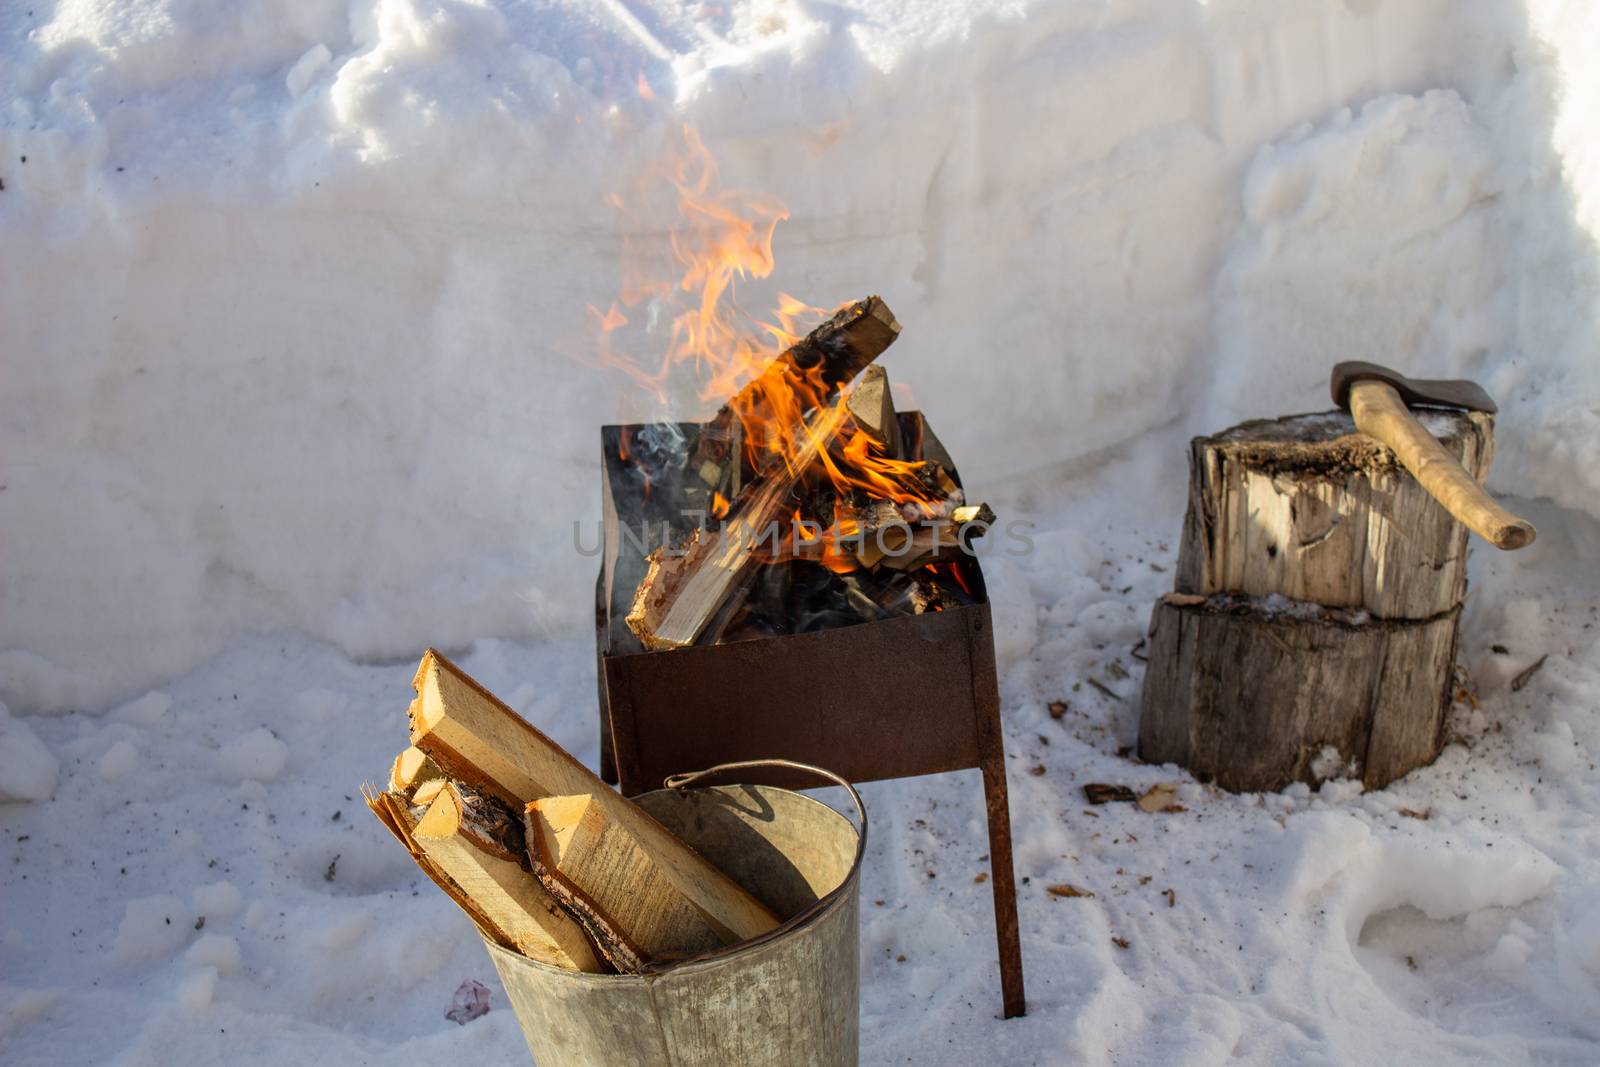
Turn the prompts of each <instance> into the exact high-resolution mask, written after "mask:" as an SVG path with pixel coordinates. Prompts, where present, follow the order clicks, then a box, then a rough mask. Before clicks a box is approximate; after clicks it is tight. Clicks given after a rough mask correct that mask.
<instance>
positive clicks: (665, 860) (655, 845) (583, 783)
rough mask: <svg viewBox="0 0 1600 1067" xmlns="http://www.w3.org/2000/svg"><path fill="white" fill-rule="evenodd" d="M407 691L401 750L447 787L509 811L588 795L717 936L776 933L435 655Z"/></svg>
mask: <svg viewBox="0 0 1600 1067" xmlns="http://www.w3.org/2000/svg"><path fill="white" fill-rule="evenodd" d="M413 685H414V686H415V688H416V690H417V699H416V700H415V701H413V702H412V705H411V709H410V719H411V743H412V744H413V745H415V746H416V747H417V748H419V749H421V750H422V751H423V752H425V753H426V754H427V755H428V756H429V757H431V758H432V759H433V761H434V762H435V763H437V764H438V765H439V767H440V768H442V769H443V770H444V772H445V773H446V774H448V775H450V776H451V777H452V778H453V779H455V780H457V781H459V782H461V783H463V784H464V785H466V786H467V787H469V788H471V789H473V790H476V791H478V792H481V793H484V794H487V795H489V796H492V797H496V798H498V799H500V800H502V801H504V802H506V803H507V804H509V805H511V806H512V807H513V808H514V809H515V810H518V811H520V810H522V809H523V808H524V807H525V806H526V805H527V804H529V803H530V802H532V801H535V800H540V799H542V798H544V797H548V796H562V795H571V794H590V795H592V796H593V797H594V799H595V803H596V804H597V805H598V806H599V808H600V810H602V811H604V813H605V815H606V817H607V818H608V819H609V820H611V822H612V823H614V824H615V825H617V826H619V827H622V828H623V829H625V830H626V831H627V832H628V833H629V834H630V835H632V837H633V839H634V841H635V842H636V843H637V846H638V848H639V849H640V850H641V851H642V852H643V853H644V854H646V855H647V856H648V857H649V858H650V859H651V861H652V862H653V863H654V864H655V865H656V866H657V867H658V868H659V869H660V870H661V872H662V873H663V875H664V876H665V877H666V878H667V879H668V880H669V881H670V882H671V883H672V885H673V886H674V887H675V888H676V890H677V891H678V892H679V893H681V894H682V895H683V896H684V897H686V898H687V899H688V900H689V901H690V902H691V903H693V905H694V906H695V907H696V908H697V909H699V910H700V912H701V913H702V914H703V915H705V916H706V918H707V919H708V920H709V921H710V922H712V923H713V924H714V925H715V926H716V927H717V928H718V929H719V930H723V931H727V933H728V934H729V935H730V936H731V937H732V938H734V939H744V938H749V937H755V936H757V935H759V934H763V933H766V932H767V931H768V930H771V929H773V928H774V927H776V926H777V925H778V920H777V918H776V917H775V916H774V915H773V914H772V912H770V911H769V910H768V909H767V908H766V907H765V906H764V905H762V904H761V902H760V901H758V900H756V899H755V898H754V897H752V896H751V895H750V894H749V893H748V892H746V891H745V890H744V889H743V888H741V887H740V886H739V885H738V884H737V883H735V882H734V881H733V880H732V879H730V878H728V876H727V875H725V874H723V873H722V872H721V871H719V870H717V869H716V868H715V867H713V866H712V865H711V864H709V863H707V862H706V861H705V860H704V859H703V858H702V857H701V856H700V855H699V854H698V853H696V852H694V851H693V850H692V849H690V848H689V847H688V846H686V845H685V844H684V843H683V842H681V841H679V840H678V839H677V838H676V837H674V836H672V834H671V833H669V832H668V831H667V830H666V828H665V827H663V826H662V825H661V824H660V823H658V822H656V821H655V820H654V819H652V818H651V817H650V816H649V815H648V814H646V813H645V812H644V810H643V809H641V808H639V807H637V806H636V805H634V804H633V803H632V802H631V801H629V800H627V799H625V798H623V797H621V796H619V795H618V794H617V793H615V792H613V791H612V790H611V789H610V788H608V787H607V786H606V785H605V784H604V783H603V782H601V780H600V779H599V777H598V776H596V775H595V774H594V773H593V772H592V771H590V770H589V769H588V768H587V767H585V766H584V765H583V764H581V763H579V762H578V761H577V760H575V759H573V758H572V756H571V755H570V754H568V753H567V752H566V751H565V750H564V749H562V748H561V747H560V746H559V745H557V744H555V743H554V742H553V741H551V740H550V739H549V738H548V737H546V736H545V735H544V734H542V733H540V732H539V731H538V730H536V729H534V728H533V727H532V726H530V725H529V724H528V723H527V722H526V721H525V720H523V719H522V717H521V716H519V715H517V713H516V712H514V711H512V710H511V709H510V708H508V707H506V706H505V705H504V704H502V703H501V702H500V701H498V700H496V699H495V698H494V697H493V696H492V695H491V694H490V693H489V692H488V691H487V690H485V689H484V688H483V687H481V686H480V685H478V683H477V682H475V681H473V680H472V679H471V678H469V677H468V676H467V675H466V674H464V673H463V672H462V671H461V670H460V668H458V667H456V666H455V665H454V664H453V663H451V662H450V661H448V660H446V659H445V658H444V657H443V656H441V655H439V654H438V653H437V652H434V651H433V650H431V649H430V650H429V651H428V652H427V654H426V655H424V656H423V659H422V665H421V667H420V668H419V669H418V671H417V676H416V680H415V682H414V683H413ZM440 799H443V796H442V795H441V797H440ZM435 803H437V801H435ZM430 810H431V809H430Z"/></svg>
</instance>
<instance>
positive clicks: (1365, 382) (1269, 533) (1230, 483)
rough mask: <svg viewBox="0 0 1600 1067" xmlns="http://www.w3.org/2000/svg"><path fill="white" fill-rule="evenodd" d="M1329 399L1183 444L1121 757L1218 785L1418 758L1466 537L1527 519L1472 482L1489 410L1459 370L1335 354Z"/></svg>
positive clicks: (1501, 540) (1488, 430)
mask: <svg viewBox="0 0 1600 1067" xmlns="http://www.w3.org/2000/svg"><path fill="white" fill-rule="evenodd" d="M1330 391H1331V392H1332V394H1333V399H1334V402H1335V403H1336V404H1338V405H1339V409H1338V410H1335V411H1329V412H1322V413H1317V414H1308V415H1294V416H1288V417H1284V418H1279V419H1272V420H1257V421H1252V422H1246V423H1243V424H1241V425H1239V426H1235V427H1233V428H1231V429H1228V430H1225V431H1223V432H1222V433H1219V434H1215V435H1212V436H1209V437H1198V438H1195V439H1194V440H1193V441H1192V442H1191V443H1190V450H1189V504H1188V511H1187V514H1186V516H1185V519H1184V527H1183V536H1182V539H1181V543H1180V548H1179V559H1178V567H1177V573H1176V578H1175V583H1174V584H1175V590H1174V592H1173V593H1170V594H1168V595H1166V596H1164V597H1162V598H1161V599H1160V600H1159V601H1158V602H1157V603H1156V605H1155V608H1154V610H1153V612H1152V615H1151V620H1150V631H1149V635H1148V660H1149V664H1148V667H1147V670H1146V673H1145V679H1144V692H1143V699H1142V703H1141V708H1140V716H1139V756H1140V758H1141V759H1143V760H1144V761H1146V762H1149V763H1176V764H1179V765H1181V766H1183V767H1185V768H1187V769H1188V770H1189V771H1191V772H1192V773H1193V774H1194V775H1195V776H1196V777H1198V778H1200V779H1202V780H1207V781H1213V782H1215V783H1216V784H1218V785H1220V786H1221V787H1223V788H1225V789H1229V790H1232V791H1235V792H1254V791H1274V790H1278V789H1282V788H1284V787H1285V786H1287V785H1289V784H1290V783H1292V782H1296V781H1301V782H1306V783H1308V784H1312V785H1315V784H1317V783H1319V782H1320V781H1323V780H1325V779H1328V778H1343V777H1349V778H1358V779H1360V780H1361V782H1362V783H1363V784H1364V785H1365V786H1366V787H1367V788H1369V789H1377V788H1382V787H1383V786H1385V785H1387V784H1388V783H1389V782H1391V781H1393V780H1394V779H1396V778H1398V777H1400V776H1401V775H1403V774H1405V773H1407V772H1408V771H1411V770H1413V769H1415V768H1416V767H1419V766H1423V765H1425V764H1428V763H1431V762H1432V761H1433V760H1434V759H1435V758H1436V757H1437V756H1438V754H1439V751H1440V749H1441V748H1442V747H1443V744H1444V739H1445V723H1446V716H1447V713H1448V711H1449V707H1450V704H1451V702H1452V699H1453V697H1454V696H1455V693H1456V689H1457V686H1456V679H1455V652H1456V639H1457V631H1458V627H1459V621H1460V616H1461V605H1462V602H1463V600H1464V598H1465V595H1466V582H1467V569H1466V560H1467V546H1468V540H1469V537H1468V533H1469V530H1470V531H1472V532H1476V533H1478V534H1479V535H1480V536H1482V537H1484V538H1485V539H1486V540H1488V541H1490V543H1492V544H1494V545H1496V546H1497V547H1499V548H1503V549H1508V550H1509V549H1515V548H1520V547H1523V546H1525V545H1527V544H1529V543H1531V542H1532V540H1533V538H1534V530H1533V527H1532V526H1531V525H1530V524H1528V523H1527V522H1526V521H1524V520H1522V519H1520V518H1518V517H1517V516H1515V515H1512V514H1511V513H1510V512H1508V511H1506V510H1505V508H1504V507H1502V506H1501V505H1500V504H1499V503H1497V502H1496V501H1495V500H1493V498H1491V497H1490V496H1489V495H1488V493H1487V492H1486V491H1485V490H1484V489H1483V487H1482V481H1483V479H1484V477H1485V476H1486V475H1487V473H1488V470H1489V465H1490V463H1491V462H1492V460H1493V456H1494V413H1495V410H1496V409H1495V404H1494V401H1493V400H1492V399H1490V397H1489V396H1488V394H1487V393H1485V392H1484V391H1483V390H1482V389H1481V388H1480V387H1478V386H1477V385H1476V384H1474V383H1472V382H1459V381H1451V382H1441V381H1421V380H1414V379H1408V378H1406V377H1405V376H1403V375H1401V374H1399V373H1397V372H1395V371H1393V370H1390V369H1388V368H1386V367H1382V366H1380V365H1377V364H1372V363H1358V362H1349V363H1341V364H1339V365H1337V366H1336V367H1335V368H1334V370H1333V374H1332V376H1331V380H1330Z"/></svg>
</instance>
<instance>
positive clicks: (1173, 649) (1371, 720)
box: [1139, 596, 1461, 792]
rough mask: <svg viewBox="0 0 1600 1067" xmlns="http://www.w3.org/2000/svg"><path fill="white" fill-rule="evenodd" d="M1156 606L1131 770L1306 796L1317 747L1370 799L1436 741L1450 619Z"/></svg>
mask: <svg viewBox="0 0 1600 1067" xmlns="http://www.w3.org/2000/svg"><path fill="white" fill-rule="evenodd" d="M1190 599H1191V598H1181V599H1180V598H1176V597H1174V598H1163V599H1162V600H1160V601H1159V602H1157V604H1156V606H1155V612H1154V614H1153V616H1152V618H1151V623H1150V665H1149V667H1148V668H1147V670H1146V673H1145V681H1144V702H1143V707H1142V709H1141V711H1140V716H1139V758H1140V759H1142V760H1144V761H1145V762H1146V763H1176V764H1178V765H1180V766H1183V767H1186V768H1188V769H1189V770H1190V771H1191V772H1192V773H1194V774H1195V776H1196V777H1198V778H1200V779H1202V780H1214V781H1215V782H1216V783H1217V784H1218V785H1220V786H1222V787H1223V788H1224V789H1229V790H1232V791H1234V792H1256V791H1274V790H1278V789H1282V788H1283V787H1285V786H1287V785H1288V784H1290V783H1291V782H1296V781H1302V782H1307V783H1310V784H1316V783H1317V782H1318V781H1319V776H1318V775H1317V774H1316V773H1315V770H1314V768H1313V765H1314V764H1316V765H1318V766H1324V769H1326V768H1325V765H1324V764H1322V763H1320V762H1319V761H1320V760H1321V759H1322V758H1323V754H1324V749H1325V748H1328V747H1330V746H1331V747H1332V748H1333V749H1334V750H1336V751H1337V753H1338V756H1339V759H1338V761H1337V764H1338V767H1339V769H1340V770H1341V772H1342V769H1343V767H1345V766H1348V765H1351V764H1353V765H1354V767H1355V769H1356V773H1358V774H1359V775H1360V777H1361V780H1362V782H1363V783H1364V784H1365V785H1366V786H1367V788H1369V789H1379V788H1382V787H1383V786H1386V785H1388V784H1389V783H1390V782H1392V781H1393V780H1394V779H1396V778H1398V777H1400V776H1401V775H1403V774H1405V773H1406V772H1408V771H1410V770H1413V769H1414V768H1417V767H1420V766H1423V765H1425V764H1427V763H1430V762H1432V761H1433V759H1434V758H1435V757H1436V756H1437V755H1438V754H1439V750H1440V748H1441V747H1442V745H1443V742H1444V724H1445V713H1446V711H1447V710H1448V708H1449V705H1450V679H1451V671H1452V667H1453V665H1454V663H1455V648H1456V624H1457V621H1458V619H1459V616H1460V610H1461V609H1460V607H1459V606H1457V607H1453V608H1451V609H1450V610H1449V611H1447V612H1445V613H1443V614H1441V615H1439V616H1437V617H1435V618H1432V619H1424V620H1419V621H1391V620H1381V619H1374V618H1371V617H1367V616H1364V614H1363V613H1360V612H1339V611H1332V610H1327V609H1320V608H1317V607H1316V606H1315V605H1294V606H1293V608H1292V610H1289V611H1269V610H1264V609H1263V607H1262V606H1261V605H1260V603H1259V602H1254V601H1250V600H1247V599H1243V598H1238V597H1229V596H1217V597H1212V598H1210V599H1208V600H1205V601H1203V602H1201V603H1198V604H1196V603H1192V602H1188V601H1189V600H1190Z"/></svg>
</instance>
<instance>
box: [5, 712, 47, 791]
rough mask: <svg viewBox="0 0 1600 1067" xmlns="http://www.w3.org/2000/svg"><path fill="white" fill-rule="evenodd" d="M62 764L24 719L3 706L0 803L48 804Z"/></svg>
mask: <svg viewBox="0 0 1600 1067" xmlns="http://www.w3.org/2000/svg"><path fill="white" fill-rule="evenodd" d="M60 774H61V764H60V762H59V761H58V760H57V759H56V757H55V755H54V754H53V753H52V752H51V751H50V749H49V748H47V747H46V746H45V744H44V742H42V741H40V740H39V737H38V735H37V734H35V733H34V732H33V729H32V728H31V727H30V726H29V725H28V724H27V722H26V721H24V720H22V719H17V718H13V717H12V716H11V713H10V712H9V711H8V710H6V706H5V705H4V704H0V803H7V802H11V801H19V800H49V799H50V797H51V796H52V795H54V793H55V791H56V782H57V780H58V779H59V777H60Z"/></svg>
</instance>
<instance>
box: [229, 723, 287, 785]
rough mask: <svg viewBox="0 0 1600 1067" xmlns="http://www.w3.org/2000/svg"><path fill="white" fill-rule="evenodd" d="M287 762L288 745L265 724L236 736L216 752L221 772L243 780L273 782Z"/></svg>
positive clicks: (231, 777)
mask: <svg viewBox="0 0 1600 1067" xmlns="http://www.w3.org/2000/svg"><path fill="white" fill-rule="evenodd" d="M288 762H289V748H288V746H287V745H285V744H284V743H283V742H282V741H279V740H278V739H277V737H275V736H273V733H272V731H271V730H269V729H267V728H266V727H265V726H258V727H256V728H255V729H254V730H251V731H250V732H249V733H247V734H244V735H242V736H240V737H236V738H234V739H233V740H232V741H229V742H228V743H227V744H225V745H223V746H222V750H221V751H220V752H218V753H217V765H218V766H219V767H220V768H221V770H222V773H223V774H224V775H226V776H228V777H229V778H230V779H236V780H240V781H244V780H251V781H256V782H270V781H272V780H273V779H274V778H276V777H278V775H280V774H282V773H283V768H284V765H285V764H287V763H288Z"/></svg>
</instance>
